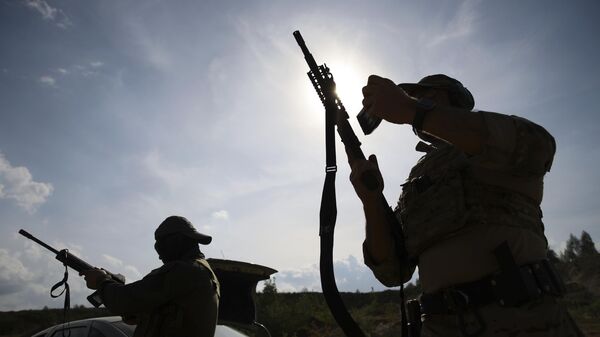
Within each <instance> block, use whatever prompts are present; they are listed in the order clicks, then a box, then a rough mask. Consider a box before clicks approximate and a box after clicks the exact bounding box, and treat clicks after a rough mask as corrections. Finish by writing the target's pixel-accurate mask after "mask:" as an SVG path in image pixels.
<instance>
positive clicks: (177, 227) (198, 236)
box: [154, 215, 212, 245]
mask: <svg viewBox="0 0 600 337" xmlns="http://www.w3.org/2000/svg"><path fill="white" fill-rule="evenodd" d="M176 233H180V234H183V235H185V236H187V237H190V238H192V239H194V240H196V241H198V243H200V244H203V245H207V244H209V243H210V242H211V241H212V237H210V236H209V235H205V234H202V233H200V232H198V231H197V230H196V229H195V228H194V225H192V223H191V222H190V221H189V220H188V219H186V218H184V217H182V216H178V215H172V216H170V217H168V218H166V219H165V220H164V221H163V222H162V223H161V224H160V225H159V226H158V228H157V229H156V231H155V232H154V239H155V240H157V241H158V240H159V239H161V238H164V237H166V236H168V235H171V234H176Z"/></svg>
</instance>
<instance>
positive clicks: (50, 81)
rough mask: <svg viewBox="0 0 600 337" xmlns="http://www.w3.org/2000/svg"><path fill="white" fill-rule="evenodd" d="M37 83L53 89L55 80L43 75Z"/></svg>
mask: <svg viewBox="0 0 600 337" xmlns="http://www.w3.org/2000/svg"><path fill="white" fill-rule="evenodd" d="M38 81H39V82H40V83H42V84H44V85H47V86H50V87H55V86H56V80H55V79H54V78H53V77H52V76H48V75H44V76H42V77H40V78H39V79H38Z"/></svg>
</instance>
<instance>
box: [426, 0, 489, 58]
mask: <svg viewBox="0 0 600 337" xmlns="http://www.w3.org/2000/svg"><path fill="white" fill-rule="evenodd" d="M478 2H479V1H477V0H466V1H463V2H462V3H461V5H460V7H459V8H458V12H457V13H456V16H454V17H453V18H452V20H451V21H450V22H448V24H447V25H446V26H444V27H442V29H443V33H440V34H438V35H437V36H435V37H433V39H432V40H431V42H430V43H429V46H430V47H431V46H435V45H438V44H440V43H442V42H445V41H447V40H452V39H457V38H464V37H467V36H469V35H470V34H471V32H473V31H474V26H475V21H476V19H477V16H476V13H475V7H476V5H477V4H478Z"/></svg>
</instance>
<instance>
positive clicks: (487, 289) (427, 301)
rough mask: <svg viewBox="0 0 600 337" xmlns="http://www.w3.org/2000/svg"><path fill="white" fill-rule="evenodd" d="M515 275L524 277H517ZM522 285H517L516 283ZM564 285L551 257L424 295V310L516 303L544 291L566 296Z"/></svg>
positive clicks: (433, 311)
mask: <svg viewBox="0 0 600 337" xmlns="http://www.w3.org/2000/svg"><path fill="white" fill-rule="evenodd" d="M515 278H520V279H518V280H515ZM516 284H517V285H520V286H517V287H515V285H516ZM564 292H565V288H564V285H563V283H562V281H561V279H560V277H559V276H558V274H557V273H556V271H555V270H554V268H553V267H552V265H551V264H550V263H549V261H548V260H542V261H539V262H535V263H530V264H525V265H521V266H519V267H518V274H516V275H514V274H510V275H506V274H503V273H494V274H492V275H489V276H487V277H484V278H482V279H480V280H478V281H474V282H468V283H462V284H457V285H454V286H451V287H448V288H445V289H442V290H440V291H437V292H435V293H431V294H427V293H423V294H422V295H421V297H420V299H419V300H420V302H421V312H422V313H423V314H425V315H427V314H456V313H461V312H463V311H465V310H467V309H472V308H478V307H481V306H484V305H487V304H490V303H494V302H495V303H498V304H499V305H501V306H506V307H513V306H519V305H521V304H523V303H526V302H529V301H532V300H535V299H537V298H539V297H541V296H542V295H543V294H551V295H554V296H562V294H564Z"/></svg>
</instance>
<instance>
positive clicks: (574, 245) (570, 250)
mask: <svg viewBox="0 0 600 337" xmlns="http://www.w3.org/2000/svg"><path fill="white" fill-rule="evenodd" d="M580 253H581V241H579V239H577V238H576V237H575V236H574V235H573V234H569V239H568V240H567V247H566V248H565V251H564V252H563V253H562V254H561V260H563V261H564V262H567V263H573V262H575V259H577V257H578V256H579V254H580Z"/></svg>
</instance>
